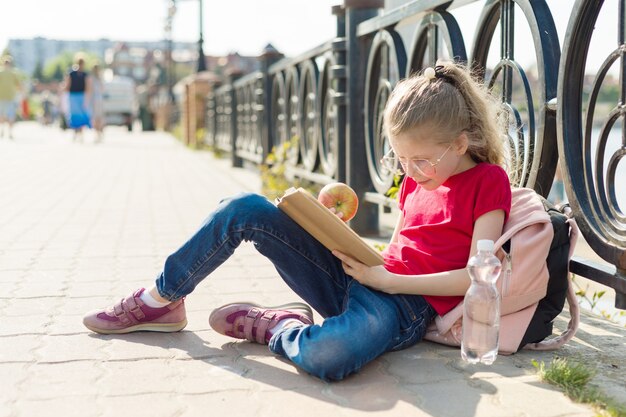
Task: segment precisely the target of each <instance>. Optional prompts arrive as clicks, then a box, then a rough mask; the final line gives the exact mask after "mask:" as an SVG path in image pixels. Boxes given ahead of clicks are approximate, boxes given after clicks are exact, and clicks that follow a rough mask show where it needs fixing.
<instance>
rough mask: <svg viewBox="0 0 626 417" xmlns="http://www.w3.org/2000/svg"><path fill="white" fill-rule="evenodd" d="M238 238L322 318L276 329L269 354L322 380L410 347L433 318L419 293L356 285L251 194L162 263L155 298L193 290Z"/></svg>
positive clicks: (227, 204)
mask: <svg viewBox="0 0 626 417" xmlns="http://www.w3.org/2000/svg"><path fill="white" fill-rule="evenodd" d="M243 240H246V241H252V242H253V243H254V246H255V248H256V249H257V250H258V251H259V252H260V253H261V254H263V255H264V256H266V257H267V258H268V259H269V260H270V261H271V262H272V263H273V264H274V266H275V267H276V270H277V271H278V273H279V274H280V276H281V277H282V278H283V280H284V281H285V282H286V283H287V285H289V287H290V288H291V289H293V290H294V291H295V292H296V293H297V294H298V295H299V296H300V297H301V298H302V299H304V300H305V301H306V302H307V303H309V304H310V305H311V306H312V307H313V308H314V309H315V310H316V311H317V312H319V313H320V314H321V315H322V317H324V319H325V320H324V322H323V324H322V325H312V326H304V325H303V326H299V327H291V328H286V329H284V330H283V331H280V332H277V333H276V334H275V335H274V336H273V337H272V339H271V340H270V343H269V348H270V350H271V351H272V352H275V353H277V354H280V355H282V356H284V357H285V358H287V359H289V360H291V361H292V362H294V363H295V364H296V365H297V366H299V367H300V368H302V369H304V370H305V371H307V372H309V373H310V374H313V375H315V376H317V377H319V378H322V379H324V380H340V379H343V378H345V377H346V376H348V375H350V374H351V373H354V372H356V371H358V370H359V369H360V368H361V367H363V365H365V364H366V363H368V362H370V361H371V360H373V359H375V358H376V357H378V356H379V355H381V354H382V353H384V352H387V351H391V350H398V349H403V348H406V347H409V346H411V345H413V344H414V343H416V342H418V341H419V340H421V339H422V337H423V336H424V333H425V330H426V327H427V326H428V323H429V322H430V321H431V320H432V318H433V317H434V316H435V311H434V310H433V308H432V307H431V306H430V305H429V304H428V303H427V302H426V301H425V300H424V298H423V297H421V296H419V295H390V294H386V293H382V292H379V291H375V290H372V289H370V288H367V287H365V286H363V285H361V284H360V283H359V282H358V281H356V280H355V279H354V278H352V277H351V276H349V275H347V274H346V273H345V272H344V270H343V268H342V267H341V262H340V261H339V260H338V259H337V258H336V257H334V256H333V255H332V253H331V252H330V251H329V250H328V249H326V248H325V247H324V246H323V245H322V244H320V243H319V242H318V241H317V240H315V239H314V238H313V237H311V235H309V234H308V233H307V232H306V231H304V229H302V228H301V227H300V226H298V225H297V224H296V223H295V222H294V221H292V220H291V219H290V218H289V217H288V216H287V215H286V214H284V213H283V212H282V211H281V210H280V209H278V208H277V207H276V206H274V204H272V203H271V202H270V201H268V200H267V199H266V198H265V197H263V196H260V195H256V194H242V195H239V196H237V197H234V198H231V199H226V200H223V201H222V202H221V203H220V204H219V206H218V207H217V209H216V210H215V211H214V212H213V213H211V215H210V216H209V217H208V218H207V219H206V221H205V222H204V223H203V224H202V226H201V227H200V229H199V230H198V231H197V232H196V233H195V234H194V235H193V236H192V237H191V239H189V240H188V241H187V242H186V243H185V244H184V245H183V246H182V247H181V248H180V249H178V250H177V251H176V252H175V253H173V254H172V255H170V256H169V257H168V258H167V260H166V262H165V265H164V269H163V272H162V273H161V274H160V275H159V276H158V277H157V281H156V284H157V289H158V291H159V293H160V295H161V296H162V297H163V298H165V299H168V300H172V301H173V300H176V299H179V298H181V297H183V296H185V295H187V294H189V293H191V292H192V291H193V290H194V288H195V287H196V285H198V283H200V281H202V280H203V279H204V278H205V277H206V276H207V275H209V274H210V273H211V272H212V271H213V270H215V269H216V268H217V267H218V266H220V265H221V264H222V263H223V262H224V261H226V260H227V259H228V258H229V257H230V256H231V255H232V254H233V252H234V251H235V249H236V248H237V247H238V246H239V244H240V243H241V242H242V241H243Z"/></svg>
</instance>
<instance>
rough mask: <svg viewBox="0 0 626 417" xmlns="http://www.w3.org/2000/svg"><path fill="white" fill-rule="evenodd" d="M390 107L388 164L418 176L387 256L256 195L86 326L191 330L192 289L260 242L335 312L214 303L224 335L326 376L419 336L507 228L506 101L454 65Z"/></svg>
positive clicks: (210, 223)
mask: <svg viewBox="0 0 626 417" xmlns="http://www.w3.org/2000/svg"><path fill="white" fill-rule="evenodd" d="M384 117H385V126H386V131H387V135H388V137H389V138H390V143H391V146H392V149H393V154H390V155H388V156H387V157H385V158H383V161H382V162H383V163H384V164H385V166H389V168H390V169H395V168H394V167H395V165H396V161H399V163H400V166H401V168H402V171H403V172H404V173H405V174H406V175H405V179H404V182H403V184H402V187H401V190H400V193H399V196H400V197H399V203H398V206H399V208H400V211H401V215H400V218H399V220H398V223H397V227H396V229H395V231H394V234H393V237H392V240H391V243H390V244H389V246H388V248H387V249H386V250H385V252H384V254H383V255H384V258H385V265H384V267H383V266H379V267H367V266H365V265H363V264H360V263H359V262H357V261H355V260H354V259H351V258H350V257H348V256H346V255H344V254H342V253H339V252H334V253H331V252H330V251H328V250H327V249H326V248H325V247H324V246H322V244H320V243H319V242H317V241H316V240H315V239H314V238H312V237H311V236H310V235H308V234H307V233H306V232H305V231H304V230H303V229H301V228H300V227H299V226H298V225H297V224H296V223H294V222H293V221H292V220H291V219H290V218H289V217H288V216H287V215H285V214H284V213H282V212H281V211H280V210H279V209H277V208H276V207H275V206H274V205H273V204H272V203H271V202H269V201H268V200H267V199H265V198H264V197H262V196H259V195H253V194H245V195H241V196H238V197H235V198H232V199H228V200H224V201H222V203H220V205H219V206H218V208H217V210H216V211H214V212H213V213H212V214H211V215H210V216H209V217H208V219H207V220H206V221H205V223H204V224H203V225H202V226H201V228H200V229H199V230H198V231H197V232H196V234H195V235H194V236H192V237H191V239H190V240H189V241H187V242H186V243H185V244H184V245H183V246H182V247H181V248H180V249H179V250H178V251H177V252H175V253H174V254H172V255H170V256H169V257H168V258H167V260H166V262H165V265H164V269H163V272H161V273H160V275H159V276H158V277H157V279H156V284H155V286H153V287H152V288H151V289H150V290H149V291H145V290H144V289H143V288H141V289H139V290H137V291H135V292H134V293H133V294H131V295H130V296H128V297H126V298H125V299H123V300H122V301H120V302H119V303H117V304H115V305H113V306H111V307H109V308H108V309H106V310H100V311H94V312H92V313H89V314H88V315H87V316H86V317H85V318H84V324H85V325H86V326H87V327H88V328H89V329H91V330H93V331H96V332H99V333H127V332H132V331H137V330H154V331H166V332H167V331H178V330H181V329H182V328H184V327H185V325H186V323H187V320H186V315H185V307H184V300H183V298H184V296H186V295H187V294H189V293H191V292H192V291H193V289H194V288H195V286H196V285H197V284H198V283H199V282H200V281H202V280H203V279H204V278H205V277H206V276H207V275H208V274H210V273H211V272H212V271H213V270H214V269H215V268H217V267H218V266H219V265H220V264H222V263H223V262H224V261H225V260H226V259H227V258H228V257H229V256H230V255H231V254H232V253H233V252H234V250H235V248H236V247H237V246H238V245H239V244H240V243H241V241H242V240H249V241H252V242H254V245H255V247H256V249H257V250H258V251H259V252H260V253H262V254H263V255H265V256H266V257H268V258H269V259H270V260H271V261H272V263H273V264H274V265H275V267H276V269H277V271H278V273H279V274H280V276H281V277H282V278H283V279H284V280H285V282H286V283H287V284H288V285H289V286H290V287H291V288H292V289H293V290H294V291H295V292H296V293H297V294H298V295H299V296H300V297H302V298H303V299H304V300H305V301H307V302H308V303H309V304H310V305H311V306H312V307H313V308H314V309H315V310H317V311H318V312H319V313H320V314H321V315H322V317H324V318H325V319H324V322H323V324H322V325H314V324H313V317H312V314H311V309H310V307H309V306H308V305H306V304H302V303H292V304H287V305H283V306H278V307H262V306H259V305H256V304H251V303H233V304H228V305H225V306H222V307H220V308H218V309H216V310H214V311H213V313H211V316H210V317H209V322H210V324H211V326H212V327H213V329H215V330H216V331H217V332H219V333H221V334H224V335H228V336H231V337H235V338H240V339H248V340H251V341H256V342H258V343H266V344H269V349H270V350H271V351H272V352H275V353H277V354H279V355H282V356H284V357H285V358H287V359H289V360H291V361H292V362H293V363H295V364H296V365H298V366H299V367H300V368H302V369H304V370H306V371H307V372H309V373H311V374H313V375H315V376H317V377H319V378H322V379H324V380H340V379H343V378H345V377H346V376H348V375H350V374H352V373H354V372H356V371H358V370H359V369H360V368H361V367H363V365H365V364H366V363H368V362H370V361H371V360H373V359H375V358H376V357H378V356H379V355H381V354H382V353H384V352H387V351H391V350H398V349H403V348H406V347H409V346H411V345H413V344H415V343H416V342H418V341H419V340H420V339H422V337H423V336H424V334H425V331H426V327H427V326H428V324H429V323H430V322H431V320H432V319H433V318H434V317H435V315H437V314H440V315H441V314H444V313H446V312H447V311H449V310H450V309H452V308H453V307H454V306H455V305H456V304H457V303H458V302H459V301H461V299H462V297H463V295H464V294H465V291H466V290H467V288H468V286H469V283H470V279H469V276H468V274H467V272H466V270H465V265H466V263H467V260H468V258H469V257H470V256H472V255H473V254H474V253H475V252H476V242H477V241H478V240H479V239H492V240H496V239H497V238H498V237H499V236H500V234H501V232H502V226H503V224H504V221H505V220H506V218H507V216H508V213H509V209H510V205H511V192H510V184H509V180H508V177H507V174H506V173H505V171H504V170H503V169H502V168H501V167H500V165H501V164H502V163H503V155H502V152H503V150H502V139H501V131H500V130H499V129H498V126H497V124H496V120H497V107H496V105H495V104H494V102H493V101H492V100H491V99H490V98H489V96H488V94H487V92H486V91H485V90H483V89H482V87H481V86H479V85H478V84H477V83H475V82H474V81H473V80H472V78H471V76H470V74H469V73H468V72H467V70H465V69H464V68H462V67H460V66H457V65H455V64H452V63H449V64H446V65H443V66H439V67H437V68H435V69H433V68H429V69H427V70H425V71H424V74H423V75H421V76H413V77H411V78H409V79H407V80H404V81H403V82H401V83H399V84H398V86H397V87H396V89H395V90H394V92H393V93H392V95H391V97H390V99H389V102H388V104H387V107H386V110H385V116H384ZM392 155H396V156H397V159H396V158H395V157H393V156H392Z"/></svg>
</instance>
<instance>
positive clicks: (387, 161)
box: [380, 144, 452, 177]
mask: <svg viewBox="0 0 626 417" xmlns="http://www.w3.org/2000/svg"><path fill="white" fill-rule="evenodd" d="M451 147H452V144H450V145H449V146H448V147H447V148H446V150H445V151H444V152H443V153H442V154H441V156H440V157H439V158H437V160H436V161H435V162H430V161H429V160H428V159H406V158H397V157H396V155H395V154H394V152H393V149H390V150H389V152H387V153H386V154H385V156H383V157H382V158H381V159H380V164H381V165H382V167H383V169H385V170H387V171H388V172H397V173H398V174H400V175H402V174H406V173H407V171H408V169H407V168H408V166H409V164H411V168H412V169H413V170H417V171H419V172H420V173H421V174H422V175H424V176H425V177H432V176H433V175H435V174H436V173H437V170H436V169H435V167H436V166H437V164H438V163H439V162H441V160H442V159H443V157H444V156H446V154H447V153H448V151H449V150H450V148H451ZM398 162H399V163H400V166H399V167H398Z"/></svg>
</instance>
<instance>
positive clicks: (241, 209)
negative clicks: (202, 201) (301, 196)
mask: <svg viewBox="0 0 626 417" xmlns="http://www.w3.org/2000/svg"><path fill="white" fill-rule="evenodd" d="M221 204H223V207H222V208H223V209H225V210H228V213H229V214H231V215H232V217H236V218H241V217H242V216H246V215H249V214H253V215H254V216H255V217H256V216H257V214H258V211H259V210H261V209H265V208H276V206H274V205H273V204H272V203H271V202H270V201H269V200H268V199H267V198H265V197H264V196H262V195H260V194H255V193H240V194H237V195H236V196H234V197H230V198H227V199H224V200H222V201H221Z"/></svg>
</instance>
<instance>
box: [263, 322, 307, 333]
mask: <svg viewBox="0 0 626 417" xmlns="http://www.w3.org/2000/svg"><path fill="white" fill-rule="evenodd" d="M302 324H304V323H302V322H301V321H300V320H298V319H284V320H281V321H279V322H278V323H276V326H274V327H272V328H271V329H270V333H271V334H272V336H273V335H275V334H276V333H278V332H279V331H281V330H283V329H285V328H287V327H293V326H300V325H302Z"/></svg>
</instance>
